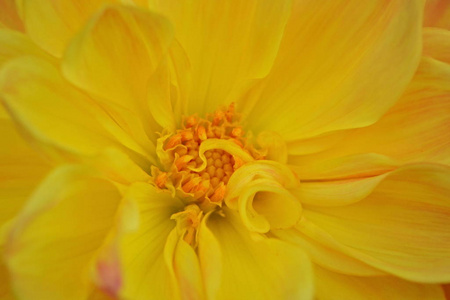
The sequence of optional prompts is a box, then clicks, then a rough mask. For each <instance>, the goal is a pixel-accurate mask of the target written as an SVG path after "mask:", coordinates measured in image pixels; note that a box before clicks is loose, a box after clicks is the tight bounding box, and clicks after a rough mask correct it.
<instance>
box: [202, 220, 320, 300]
mask: <svg viewBox="0 0 450 300" xmlns="http://www.w3.org/2000/svg"><path fill="white" fill-rule="evenodd" d="M207 224H208V227H209V228H210V230H211V232H212V233H213V234H214V236H215V237H216V239H217V241H218V242H219V244H220V249H221V250H222V276H221V284H220V288H219V291H218V294H217V298H216V299H224V300H225V299H236V300H238V299H239V300H240V299H242V300H245V299H299V300H300V299H302V300H303V299H305V300H306V299H312V298H313V282H312V269H311V265H310V262H309V259H308V258H307V256H306V255H305V254H304V253H303V251H302V250H301V249H300V248H294V247H292V246H291V245H289V244H285V243H282V242H280V241H278V240H276V239H267V238H262V237H255V238H253V237H252V235H251V234H250V233H249V232H248V230H247V229H246V228H245V227H244V226H243V224H242V223H241V222H240V221H239V218H238V216H235V215H234V212H232V211H226V212H225V217H222V216H219V215H212V216H211V217H210V219H209V220H208V223H207Z"/></svg>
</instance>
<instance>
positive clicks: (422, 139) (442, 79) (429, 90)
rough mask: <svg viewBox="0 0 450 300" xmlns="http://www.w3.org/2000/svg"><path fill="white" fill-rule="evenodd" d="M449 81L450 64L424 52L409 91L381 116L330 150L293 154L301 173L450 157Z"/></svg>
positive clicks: (331, 174)
mask: <svg viewBox="0 0 450 300" xmlns="http://www.w3.org/2000/svg"><path fill="white" fill-rule="evenodd" d="M449 81H450V66H449V65H447V64H445V63H443V62H440V61H437V60H435V59H433V58H430V57H424V58H422V62H421V65H420V67H419V70H418V72H417V73H416V75H415V77H414V79H413V81H412V82H411V84H410V85H409V87H408V89H407V90H406V92H405V94H404V95H403V96H402V98H401V99H400V101H399V102H398V103H397V104H396V105H395V106H394V107H393V108H392V109H391V110H390V111H389V112H388V113H387V114H386V115H385V116H383V118H381V120H380V121H378V122H377V123H375V124H374V125H372V126H369V127H366V128H361V129H358V130H354V131H352V132H350V133H348V134H347V135H346V136H345V137H344V138H343V139H342V140H341V141H340V142H339V143H337V144H335V145H334V146H333V147H331V148H329V149H328V150H326V151H322V152H319V153H317V154H311V155H302V156H300V155H298V156H291V157H290V159H289V163H291V164H293V165H295V170H296V171H298V173H299V176H300V178H301V179H319V178H321V179H327V178H345V177H349V175H352V176H350V177H357V176H359V177H362V176H361V175H362V174H364V173H367V172H368V171H369V170H372V169H379V170H380V171H383V170H382V169H380V168H379V166H380V162H381V161H380V159H381V160H384V161H385V162H384V163H383V164H384V165H385V166H386V168H385V170H384V171H386V170H388V169H389V166H391V167H395V166H396V165H399V164H405V163H413V162H422V161H425V162H436V163H444V164H448V163H450V160H449V159H450V147H449V145H450V130H449V128H450V85H449V84H448V83H449ZM361 157H365V158H366V159H365V161H366V163H365V164H362V160H361ZM382 157H384V158H382ZM340 162H342V165H339V163H340ZM344 162H345V163H344ZM350 166H354V168H353V170H351V172H350V171H347V168H348V167H350ZM333 170H335V171H333ZM374 175H376V174H374Z"/></svg>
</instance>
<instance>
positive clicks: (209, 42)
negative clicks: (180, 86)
mask: <svg viewBox="0 0 450 300" xmlns="http://www.w3.org/2000/svg"><path fill="white" fill-rule="evenodd" d="M149 5H150V8H151V9H154V10H155V11H157V12H160V13H162V14H164V15H166V16H167V17H168V18H169V20H170V21H171V22H172V23H173V24H174V27H175V33H176V37H177V39H178V40H179V41H180V43H181V45H182V46H183V48H184V49H185V50H186V53H187V55H188V57H189V61H190V62H191V67H192V88H191V93H190V102H189V107H188V113H189V114H193V113H199V114H203V113H206V112H209V111H213V110H215V109H217V107H220V105H221V104H225V103H226V102H227V101H233V100H234V99H228V96H230V94H231V93H232V91H233V89H238V88H240V85H241V84H243V83H244V82H246V81H247V80H248V79H253V78H262V77H264V76H266V75H267V73H268V72H269V70H270V68H271V67H272V63H273V60H274V58H275V56H276V54H277V51H278V45H279V42H280V40H281V37H282V34H283V30H284V26H285V24H286V21H287V18H288V17H289V12H290V8H291V2H290V1H266V0H263V1H257V0H249V1H237V0H232V1H208V0H200V1H185V0H183V1H176V0H151V1H149Z"/></svg>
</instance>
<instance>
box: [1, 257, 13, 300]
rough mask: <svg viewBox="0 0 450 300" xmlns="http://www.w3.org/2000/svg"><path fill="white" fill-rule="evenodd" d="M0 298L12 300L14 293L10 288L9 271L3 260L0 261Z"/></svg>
mask: <svg viewBox="0 0 450 300" xmlns="http://www.w3.org/2000/svg"><path fill="white" fill-rule="evenodd" d="M0 299H1V300H14V299H15V298H14V294H13V293H12V289H11V282H10V278H9V272H8V270H7V268H6V266H5V265H4V264H3V262H1V263H0Z"/></svg>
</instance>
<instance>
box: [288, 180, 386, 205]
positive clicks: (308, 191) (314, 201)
mask: <svg viewBox="0 0 450 300" xmlns="http://www.w3.org/2000/svg"><path fill="white" fill-rule="evenodd" d="M387 174H389V173H385V174H383V175H378V176H373V177H362V178H357V179H347V180H330V181H309V182H308V181H303V182H302V183H301V184H300V186H299V187H298V188H297V189H293V190H292V191H291V192H292V193H293V194H294V195H295V196H296V197H297V198H298V200H299V201H300V202H301V203H303V204H309V205H313V206H341V205H348V204H352V203H355V202H358V201H360V200H362V199H364V198H365V197H366V196H368V195H369V194H370V193H371V192H372V191H373V189H374V188H375V187H376V186H377V185H378V184H379V183H380V182H381V181H382V180H383V179H384V178H386V176H387Z"/></svg>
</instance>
